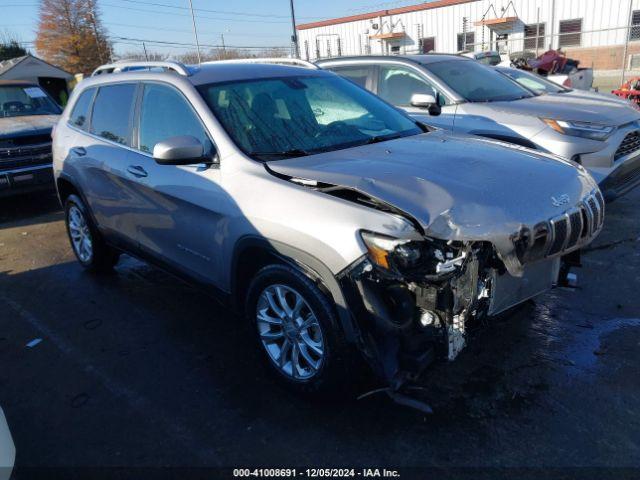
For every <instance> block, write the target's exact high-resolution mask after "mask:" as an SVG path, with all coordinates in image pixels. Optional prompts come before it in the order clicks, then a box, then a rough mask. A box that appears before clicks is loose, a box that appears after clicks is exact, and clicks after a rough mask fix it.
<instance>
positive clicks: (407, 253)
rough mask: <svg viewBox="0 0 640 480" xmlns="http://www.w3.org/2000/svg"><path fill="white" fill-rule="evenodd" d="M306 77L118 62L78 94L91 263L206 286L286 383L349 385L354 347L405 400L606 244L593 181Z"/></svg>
mask: <svg viewBox="0 0 640 480" xmlns="http://www.w3.org/2000/svg"><path fill="white" fill-rule="evenodd" d="M302 65H303V66H296V64H295V63H294V64H293V65H275V64H262V63H257V62H215V63H213V64H203V65H201V66H199V67H187V66H183V65H180V64H175V63H160V64H155V63H151V64H132V65H128V66H127V65H122V64H120V65H117V68H114V67H113V66H110V67H108V68H107V67H105V68H104V69H101V70H100V72H115V73H101V74H99V75H95V76H93V77H92V78H90V79H87V80H85V81H83V82H82V83H81V84H80V85H79V86H78V87H77V88H76V89H75V91H74V93H73V95H72V97H71V99H70V102H69V105H68V106H67V108H66V109H65V111H64V113H63V116H62V119H61V120H60V123H59V124H58V126H57V128H56V131H55V135H54V142H53V151H54V169H55V177H56V183H57V187H58V192H59V197H60V201H61V202H62V204H63V205H64V207H65V211H66V223H67V229H68V233H69V238H70V242H71V246H72V248H73V251H74V252H75V255H76V257H77V259H78V261H79V262H80V264H82V266H84V267H86V268H87V269H90V270H93V271H104V270H109V269H111V268H112V267H113V266H114V265H115V264H116V262H117V261H118V257H119V255H120V254H121V253H122V252H127V253H129V254H132V255H135V256H137V257H140V258H142V259H146V260H148V261H150V262H152V263H154V264H156V265H158V266H160V267H162V268H165V269H167V270H168V271H170V272H173V273H175V274H176V275H179V276H181V277H184V278H186V279H188V280H189V281H191V282H193V283H195V284H197V285H199V286H201V287H202V288H203V289H204V290H205V291H206V292H208V293H211V294H214V295H216V296H217V297H218V298H220V299H222V300H224V301H226V302H227V303H228V304H229V305H231V306H233V307H234V308H235V309H237V310H238V311H239V312H242V313H243V314H244V315H245V316H246V317H247V318H248V319H249V320H250V322H251V323H252V324H253V328H254V331H255V334H256V338H257V340H258V344H259V346H260V348H261V350H262V351H263V353H264V356H265V359H266V361H267V363H268V364H269V365H270V366H271V368H272V370H273V371H274V372H275V373H276V374H277V376H278V377H279V378H280V379H282V380H283V381H285V382H286V383H287V384H289V385H291V386H294V387H297V388H299V389H302V390H312V391H315V390H317V389H320V388H327V387H329V386H330V385H334V384H336V383H339V382H340V381H343V380H344V378H345V372H349V371H350V370H349V368H350V367H349V364H350V363H349V362H350V361H351V360H352V359H353V358H354V357H353V353H354V352H359V353H360V354H361V355H362V356H363V357H364V358H365V359H366V360H367V361H368V362H369V364H370V365H371V367H372V368H373V369H374V371H375V372H376V373H378V374H379V375H380V376H381V377H382V378H383V379H384V380H385V381H387V382H388V383H389V384H390V385H392V386H393V388H394V390H398V389H399V388H400V387H402V385H404V384H405V383H406V382H407V381H409V380H410V379H412V378H414V377H415V376H416V375H417V374H419V373H420V371H421V370H422V369H423V368H424V367H425V366H426V365H427V364H428V363H429V362H431V361H432V360H434V359H436V358H441V357H443V358H448V359H450V360H453V359H454V358H455V357H456V356H457V355H458V354H459V353H460V351H461V350H462V349H463V347H464V346H465V344H466V342H467V337H466V331H467V329H468V328H469V326H470V325H471V324H472V323H474V322H477V321H478V320H480V319H482V318H484V317H487V316H491V315H496V314H498V313H500V312H503V311H505V310H506V309H508V308H510V307H512V306H514V305H517V304H519V303H521V302H523V301H525V300H527V299H529V298H531V297H533V296H535V295H538V294H539V293H541V292H544V291H545V290H547V289H549V288H551V287H552V286H553V285H554V284H556V283H557V282H558V281H559V279H560V280H562V278H563V277H564V274H565V273H566V271H567V268H568V267H569V266H570V264H571V263H572V262H575V260H576V252H577V251H578V250H579V249H580V248H581V247H583V246H584V245H587V244H588V243H589V242H591V240H592V239H593V238H594V237H595V236H596V235H597V234H598V232H599V231H600V229H601V227H602V224H603V219H604V201H603V198H602V196H601V194H600V191H599V189H598V187H597V184H596V183H595V181H594V180H593V179H592V178H591V176H590V175H589V173H588V172H587V171H586V170H584V169H583V168H582V167H580V166H576V164H574V163H572V162H569V161H566V160H563V159H560V158H558V157H555V156H551V155H546V154H540V153H536V152H534V151H532V150H529V149H523V148H521V147H517V146H513V145H509V144H500V143H498V142H495V141H492V140H488V139H483V138H481V137H472V136H457V135H450V134H445V133H444V132H442V131H441V130H438V131H433V130H432V129H430V128H428V127H425V126H424V125H422V124H420V123H419V122H416V121H415V120H413V119H411V118H410V117H409V116H407V115H406V114H405V113H403V112H400V111H398V110H397V109H395V108H394V107H392V106H390V105H388V104H387V103H385V102H384V101H382V100H380V99H379V98H378V97H376V96H375V95H373V94H371V93H369V92H367V91H366V90H364V89H362V88H360V87H358V86H356V85H354V84H353V83H352V82H349V81H347V80H345V79H343V78H341V77H339V76H338V75H335V74H333V73H331V72H327V71H324V70H321V69H317V68H314V67H313V66H312V65H310V64H305V63H303V64H302ZM140 68H147V70H148V71H140ZM127 69H129V71H127ZM118 71H119V73H118Z"/></svg>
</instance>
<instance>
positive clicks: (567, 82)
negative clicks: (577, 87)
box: [562, 77, 573, 88]
mask: <svg viewBox="0 0 640 480" xmlns="http://www.w3.org/2000/svg"><path fill="white" fill-rule="evenodd" d="M562 86H563V87H567V88H571V87H572V86H573V83H572V82H571V79H570V78H569V77H567V79H566V80H565V81H564V82H562Z"/></svg>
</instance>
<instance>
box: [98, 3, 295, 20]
mask: <svg viewBox="0 0 640 480" xmlns="http://www.w3.org/2000/svg"><path fill="white" fill-rule="evenodd" d="M100 4H101V5H104V6H107V7H112V8H121V9H124V10H131V11H137V12H144V13H156V14H158V13H159V14H161V15H171V16H176V15H178V16H180V17H189V16H190V15H189V14H188V13H177V12H162V11H159V10H149V9H143V8H135V7H125V6H122V5H114V4H112V3H104V2H100ZM197 19H198V20H201V19H209V20H222V21H226V22H236V23H274V24H275V23H289V22H287V21H285V20H252V19H246V18H245V19H239V18H222V17H209V16H206V15H198V16H197Z"/></svg>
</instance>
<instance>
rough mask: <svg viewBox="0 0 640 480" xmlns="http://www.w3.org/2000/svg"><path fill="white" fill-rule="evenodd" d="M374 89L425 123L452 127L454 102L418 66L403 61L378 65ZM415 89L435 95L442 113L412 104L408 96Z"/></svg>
mask: <svg viewBox="0 0 640 480" xmlns="http://www.w3.org/2000/svg"><path fill="white" fill-rule="evenodd" d="M377 93H378V96H380V97H381V98H383V99H384V100H386V101H387V102H389V103H391V104H392V105H396V106H398V107H401V108H403V109H404V110H406V111H407V112H408V113H409V114H410V115H411V116H412V117H416V118H418V119H419V120H420V121H422V122H424V123H426V124H428V125H433V126H435V127H440V128H443V129H445V130H453V124H454V119H455V114H456V106H455V105H453V104H451V103H450V102H449V100H448V99H447V97H446V96H445V95H444V93H443V92H441V91H440V90H439V89H438V88H437V87H436V86H435V85H433V83H432V82H430V81H429V79H427V78H426V77H424V76H423V75H422V74H421V73H420V72H419V71H417V70H414V69H412V68H409V67H406V66H404V65H396V64H389V65H380V67H379V74H378V86H377ZM416 93H421V94H428V95H433V96H434V97H435V98H437V99H438V100H439V103H440V106H441V108H442V113H441V114H440V115H438V116H430V115H429V112H428V111H427V110H426V109H425V108H418V107H414V106H412V105H411V97H412V96H413V95H415V94H416Z"/></svg>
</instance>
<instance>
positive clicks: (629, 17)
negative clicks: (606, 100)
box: [620, 0, 633, 85]
mask: <svg viewBox="0 0 640 480" xmlns="http://www.w3.org/2000/svg"><path fill="white" fill-rule="evenodd" d="M627 27H628V28H625V29H624V34H625V39H624V50H623V52H622V75H621V78H620V85H622V84H623V83H624V77H625V69H626V68H627V53H628V52H629V39H630V38H631V31H632V29H633V0H629V13H628V14H627Z"/></svg>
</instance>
